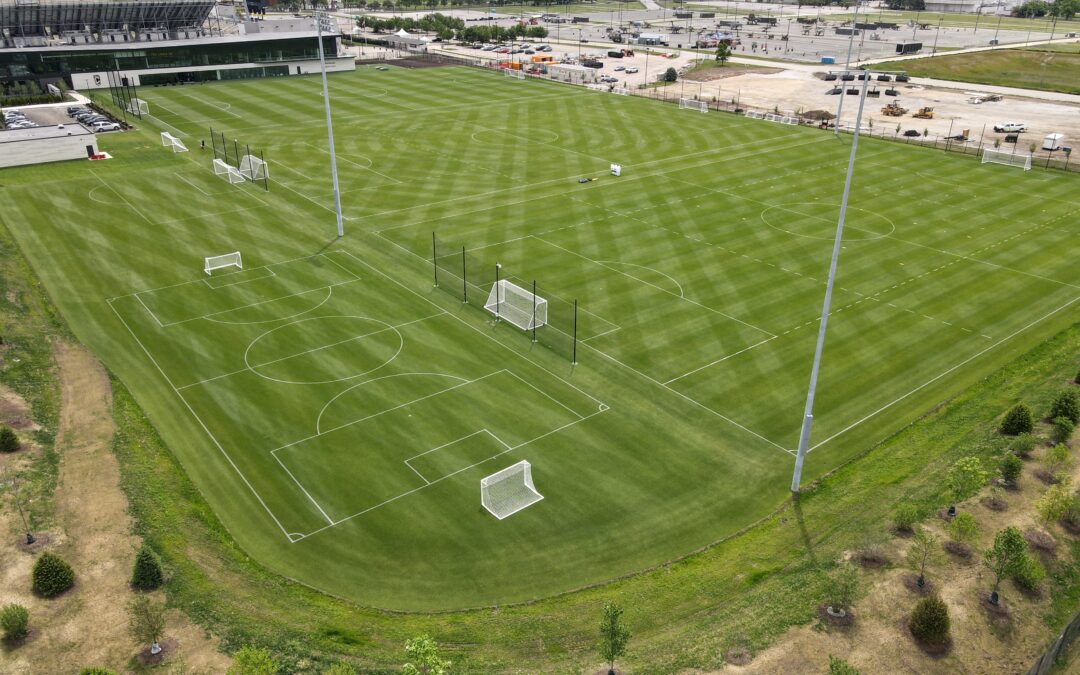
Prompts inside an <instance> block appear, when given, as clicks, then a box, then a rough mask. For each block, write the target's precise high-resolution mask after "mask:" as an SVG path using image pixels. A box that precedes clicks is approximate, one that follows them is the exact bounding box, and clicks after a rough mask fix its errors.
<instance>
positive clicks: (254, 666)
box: [225, 645, 278, 675]
mask: <svg viewBox="0 0 1080 675" xmlns="http://www.w3.org/2000/svg"><path fill="white" fill-rule="evenodd" d="M232 657H233V662H232V665H231V666H229V669H228V670H226V671H225V673H226V675H275V673H277V671H278V662H277V660H275V659H274V657H273V656H271V655H270V652H268V651H267V650H265V649H261V648H259V647H252V646H250V645H249V646H247V647H241V648H240V649H239V650H238V651H237V652H236V653H235V654H233V655H232Z"/></svg>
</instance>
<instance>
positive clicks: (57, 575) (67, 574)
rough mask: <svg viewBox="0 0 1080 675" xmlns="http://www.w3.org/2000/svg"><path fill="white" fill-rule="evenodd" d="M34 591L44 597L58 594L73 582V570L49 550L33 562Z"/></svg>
mask: <svg viewBox="0 0 1080 675" xmlns="http://www.w3.org/2000/svg"><path fill="white" fill-rule="evenodd" d="M32 576H33V588H34V592H35V593H37V594H38V595H41V596H44V597H46V598H51V597H54V596H57V595H60V594H61V593H63V592H64V591H66V590H67V589H69V588H71V587H72V585H74V584H75V572H74V570H72V569H71V565H69V564H67V563H66V562H64V560H63V559H62V558H60V557H59V556H57V555H54V554H52V553H49V552H45V553H42V554H41V557H39V558H38V559H37V562H36V563H34V572H33V575H32Z"/></svg>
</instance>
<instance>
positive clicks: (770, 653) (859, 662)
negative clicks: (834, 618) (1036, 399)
mask: <svg viewBox="0 0 1080 675" xmlns="http://www.w3.org/2000/svg"><path fill="white" fill-rule="evenodd" d="M1073 447H1074V449H1075V447H1076V441H1075V438H1074V442H1073ZM1045 451H1046V449H1045V448H1042V449H1040V450H1038V451H1036V453H1034V455H1033V458H1032V459H1031V460H1029V461H1027V462H1025V466H1024V475H1023V478H1021V480H1020V485H1019V486H1018V489H1017V490H1010V491H1008V492H1004V493H1003V497H1004V499H1005V500H1006V501H1007V502H1008V503H1009V508H1008V510H1006V511H994V510H992V509H989V508H987V507H986V506H984V505H982V504H981V503H980V501H979V500H980V496H982V495H980V496H976V497H973V498H972V499H970V500H968V501H967V502H964V503H962V504H959V505H958V508H959V509H960V510H961V511H967V512H969V513H971V514H972V515H974V516H975V518H976V520H977V521H978V523H979V541H978V543H977V545H976V546H975V547H974V549H975V555H973V556H972V557H971V558H970V559H969V560H966V561H965V560H962V559H958V558H956V557H953V556H946V557H945V558H944V559H943V561H942V563H941V564H939V565H938V566H936V567H934V568H932V569H931V570H930V571H929V573H928V574H927V578H928V579H929V580H930V581H931V582H932V583H933V584H934V585H935V586H936V587H937V588H939V589H940V592H941V596H942V598H943V599H944V600H945V602H946V603H947V604H948V605H949V615H950V618H951V620H952V636H953V644H952V648H951V650H949V652H948V653H947V654H944V655H941V656H931V655H928V654H926V653H924V652H923V651H922V650H920V649H919V648H918V647H917V646H916V645H915V644H914V642H913V641H912V639H911V637H910V635H908V634H907V631H906V622H907V617H908V614H909V613H910V612H911V609H912V608H913V607H914V605H915V603H916V601H917V600H918V598H919V596H918V594H917V593H915V592H913V591H912V590H910V589H909V588H907V586H906V585H905V583H904V578H905V577H906V576H908V575H910V574H911V572H910V570H908V569H907V568H906V566H905V565H904V562H903V561H904V556H905V554H906V552H907V549H908V547H909V546H910V545H911V544H910V540H907V539H900V538H895V537H894V538H893V539H892V541H891V542H890V543H889V544H888V547H887V549H886V550H887V551H888V553H889V558H890V559H891V560H893V561H894V564H895V566H894V567H893V568H891V569H880V570H865V571H864V572H863V573H862V579H863V582H864V584H867V585H868V586H869V592H868V593H867V595H866V597H864V598H863V599H862V600H860V601H859V602H858V603H856V605H855V609H856V612H857V613H858V619H857V620H856V621H855V624H854V625H853V626H851V627H843V628H841V627H833V626H827V625H824V624H823V623H822V622H818V623H817V624H815V625H806V626H796V627H794V628H792V629H791V630H790V631H788V633H787V634H786V635H785V636H784V637H782V638H781V639H780V640H779V641H778V642H777V643H776V644H775V645H773V646H772V647H770V648H769V649H767V650H765V651H764V652H761V653H759V654H755V655H754V658H753V661H752V662H751V663H750V664H749V665H746V666H736V665H728V666H726V667H725V668H724V669H723V670H721V671H720V672H722V673H748V674H749V673H762V674H765V673H769V674H771V673H785V674H791V675H796V674H801V673H806V674H808V675H809V674H810V673H813V674H815V675H816V674H819V673H823V672H825V671H826V670H827V669H828V662H829V654H834V655H836V656H839V657H841V658H844V659H846V660H847V661H848V662H849V663H851V665H853V666H855V667H856V668H858V669H859V671H860V672H861V673H863V674H864V675H872V674H874V673H890V674H891V673H913V674H915V673H917V674H919V675H923V674H929V673H950V674H952V673H972V674H974V673H979V674H982V673H986V674H988V675H989V674H991V673H1023V672H1026V671H1027V669H1028V668H1030V667H1031V665H1032V664H1033V663H1034V662H1035V659H1036V658H1038V656H1039V654H1041V653H1042V652H1043V650H1045V649H1046V648H1047V646H1049V643H1050V641H1051V640H1052V639H1053V636H1052V635H1051V634H1050V633H1049V631H1048V630H1047V628H1046V625H1045V624H1044V623H1043V620H1042V612H1043V606H1044V605H1045V603H1046V591H1045V590H1044V591H1043V592H1042V594H1041V597H1031V596H1028V595H1025V594H1024V593H1022V592H1021V591H1020V590H1019V589H1018V588H1017V587H1016V586H1015V585H1014V584H1013V583H1012V582H1011V581H1009V580H1006V581H1003V582H1002V584H1001V597H1002V601H1003V605H1004V606H1005V608H1006V609H1007V610H1008V611H1007V613H1005V614H1003V615H995V616H992V615H991V614H990V613H989V612H988V611H987V610H986V608H985V607H984V603H983V602H982V599H983V596H984V595H986V594H988V593H989V591H990V588H991V586H992V584H993V578H992V577H991V576H990V574H989V572H988V571H987V570H986V569H985V568H984V567H983V566H982V564H981V562H980V561H981V552H982V551H983V550H984V549H985V548H987V547H988V546H989V545H990V544H991V543H992V542H993V538H994V535H995V533H996V532H997V531H998V530H1000V529H1002V528H1004V527H1007V526H1009V525H1015V526H1017V527H1019V528H1020V530H1021V531H1028V530H1046V531H1048V532H1050V533H1051V534H1052V535H1053V536H1054V537H1055V538H1057V539H1059V540H1063V538H1068V535H1067V534H1065V532H1064V530H1062V529H1061V527H1060V526H1059V525H1057V524H1054V525H1051V526H1050V527H1048V528H1043V527H1042V526H1041V525H1040V524H1039V523H1038V522H1037V516H1036V514H1035V506H1034V505H1035V501H1036V500H1037V499H1038V497H1039V496H1040V495H1041V494H1042V493H1043V492H1044V491H1045V490H1046V489H1047V488H1046V486H1044V485H1043V484H1042V483H1041V481H1039V480H1038V479H1037V478H1036V477H1035V472H1036V471H1037V469H1038V463H1037V462H1038V458H1040V457H1041V456H1042V455H1043V453H1045ZM1072 474H1073V483H1076V482H1077V479H1078V477H1080V469H1074V470H1073V472H1072ZM986 493H987V490H984V494H986ZM924 527H925V528H926V529H927V530H929V531H931V532H933V533H934V534H936V535H938V537H939V538H941V539H942V540H944V539H945V538H946V537H945V532H944V522H943V521H942V520H940V519H938V518H931V519H929V520H928V521H926V522H925V523H924Z"/></svg>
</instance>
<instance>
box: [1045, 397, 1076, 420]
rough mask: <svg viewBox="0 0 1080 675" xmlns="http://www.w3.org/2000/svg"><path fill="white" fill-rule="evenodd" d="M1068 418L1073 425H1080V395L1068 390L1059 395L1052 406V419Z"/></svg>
mask: <svg viewBox="0 0 1080 675" xmlns="http://www.w3.org/2000/svg"><path fill="white" fill-rule="evenodd" d="M1056 417H1067V418H1069V419H1070V420H1072V423H1073V424H1080V393H1077V392H1076V391H1075V390H1073V389H1066V390H1065V391H1063V392H1061V393H1060V394H1058V395H1057V398H1055V399H1054V403H1053V405H1051V406H1050V419H1054V418H1056Z"/></svg>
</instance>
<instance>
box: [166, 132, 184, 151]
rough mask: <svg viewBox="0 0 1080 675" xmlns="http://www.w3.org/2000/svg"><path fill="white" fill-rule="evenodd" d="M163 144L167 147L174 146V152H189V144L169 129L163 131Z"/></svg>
mask: <svg viewBox="0 0 1080 675" xmlns="http://www.w3.org/2000/svg"><path fill="white" fill-rule="evenodd" d="M161 144H162V145H163V146H165V147H166V148H172V151H173V152H187V151H188V149H187V146H186V145H184V142H183V141H181V140H180V139H179V138H177V137H176V136H173V135H172V134H170V133H169V132H168V131H162V132H161Z"/></svg>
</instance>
